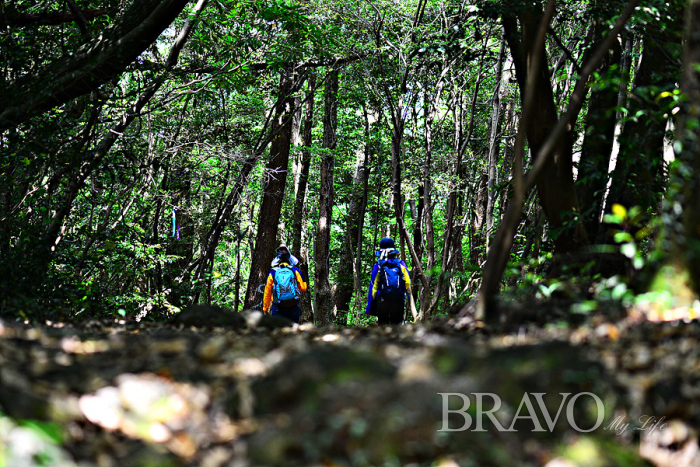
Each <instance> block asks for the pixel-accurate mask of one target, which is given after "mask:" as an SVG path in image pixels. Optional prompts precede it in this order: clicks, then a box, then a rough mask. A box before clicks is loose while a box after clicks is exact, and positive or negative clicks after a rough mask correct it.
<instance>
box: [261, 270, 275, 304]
mask: <svg viewBox="0 0 700 467" xmlns="http://www.w3.org/2000/svg"><path fill="white" fill-rule="evenodd" d="M274 282H275V276H274V275H273V274H272V272H270V273H269V274H268V275H267V282H266V283H265V294H264V295H263V313H267V310H269V309H270V304H271V303H272V284H273V283H274Z"/></svg>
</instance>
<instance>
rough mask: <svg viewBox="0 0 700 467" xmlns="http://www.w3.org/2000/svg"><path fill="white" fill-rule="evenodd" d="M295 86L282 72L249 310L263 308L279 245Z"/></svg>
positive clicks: (286, 72)
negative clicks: (271, 266) (265, 288)
mask: <svg viewBox="0 0 700 467" xmlns="http://www.w3.org/2000/svg"><path fill="white" fill-rule="evenodd" d="M293 87H294V76H293V75H292V71H291V70H290V69H286V70H284V71H282V73H281V75H280V87H279V97H278V101H277V108H276V110H275V120H274V124H273V126H272V128H271V131H272V132H273V134H275V133H276V136H274V139H273V140H272V145H271V146H270V158H269V160H268V163H267V166H266V170H265V175H264V176H265V182H264V188H263V200H262V205H261V207H260V214H259V216H258V232H257V235H256V237H255V249H254V250H253V255H252V261H251V266H250V276H249V278H248V289H247V291H246V298H245V305H244V307H245V308H254V307H259V306H261V305H262V297H263V291H264V290H263V289H264V285H265V278H266V277H267V273H268V271H269V270H270V262H271V261H272V258H273V257H274V253H275V248H276V246H277V245H276V242H277V227H278V225H279V219H280V214H281V212H282V201H283V199H284V190H285V187H286V184H287V172H288V168H289V150H290V147H291V143H292V114H293V113H294V98H293V97H292V96H291V92H292V90H293Z"/></svg>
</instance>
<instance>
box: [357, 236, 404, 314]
mask: <svg viewBox="0 0 700 467" xmlns="http://www.w3.org/2000/svg"><path fill="white" fill-rule="evenodd" d="M376 254H377V257H378V260H377V262H376V263H374V267H373V268H372V277H371V279H370V283H369V284H370V285H369V294H368V297H367V308H366V309H365V314H368V315H372V316H376V317H377V319H378V323H379V324H401V323H402V322H403V319H404V304H405V298H406V295H409V294H410V290H411V277H410V276H409V274H408V266H406V263H405V262H404V261H403V260H402V259H401V258H399V251H398V250H397V249H396V248H395V246H394V240H392V239H391V238H382V240H381V241H380V242H379V249H378V250H377V252H376ZM411 298H412V297H410V296H409V299H411Z"/></svg>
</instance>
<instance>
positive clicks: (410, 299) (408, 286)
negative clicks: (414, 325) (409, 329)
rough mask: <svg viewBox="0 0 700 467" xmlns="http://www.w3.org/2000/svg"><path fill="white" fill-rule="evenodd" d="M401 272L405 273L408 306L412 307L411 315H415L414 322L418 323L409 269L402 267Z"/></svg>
mask: <svg viewBox="0 0 700 467" xmlns="http://www.w3.org/2000/svg"><path fill="white" fill-rule="evenodd" d="M401 270H402V271H403V280H404V282H405V283H406V295H408V304H409V305H410V306H411V314H412V315H413V321H418V312H417V311H416V302H415V301H414V300H413V293H412V291H411V275H410V274H409V273H408V268H407V267H405V266H402V267H401Z"/></svg>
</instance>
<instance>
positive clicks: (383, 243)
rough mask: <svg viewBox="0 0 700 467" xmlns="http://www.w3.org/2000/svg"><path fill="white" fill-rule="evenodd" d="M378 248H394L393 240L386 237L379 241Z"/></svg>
mask: <svg viewBox="0 0 700 467" xmlns="http://www.w3.org/2000/svg"><path fill="white" fill-rule="evenodd" d="M379 248H381V249H382V250H383V249H385V248H396V246H394V241H393V240H392V239H390V238H388V237H387V238H382V239H381V240H380V241H379Z"/></svg>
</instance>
